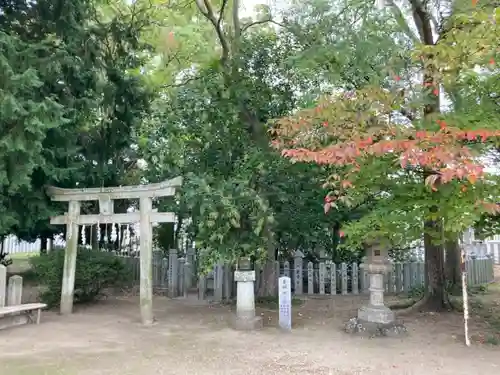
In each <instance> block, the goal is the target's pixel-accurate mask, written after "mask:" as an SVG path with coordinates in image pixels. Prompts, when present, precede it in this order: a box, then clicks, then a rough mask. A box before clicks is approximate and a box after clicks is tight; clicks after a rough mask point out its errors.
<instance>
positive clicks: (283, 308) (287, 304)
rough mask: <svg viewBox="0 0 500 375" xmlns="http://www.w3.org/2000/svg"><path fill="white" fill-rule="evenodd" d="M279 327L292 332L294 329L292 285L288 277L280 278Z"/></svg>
mask: <svg viewBox="0 0 500 375" xmlns="http://www.w3.org/2000/svg"><path fill="white" fill-rule="evenodd" d="M278 289H279V294H278V298H279V305H280V306H279V307H280V310H279V325H280V328H282V329H284V330H286V331H290V330H291V329H292V283H291V280H290V278H289V277H288V276H282V277H280V278H279V286H278Z"/></svg>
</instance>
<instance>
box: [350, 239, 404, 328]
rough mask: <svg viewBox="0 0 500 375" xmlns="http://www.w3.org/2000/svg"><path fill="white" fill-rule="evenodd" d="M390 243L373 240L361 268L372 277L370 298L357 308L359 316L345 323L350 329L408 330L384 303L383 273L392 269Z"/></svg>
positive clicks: (370, 280)
mask: <svg viewBox="0 0 500 375" xmlns="http://www.w3.org/2000/svg"><path fill="white" fill-rule="evenodd" d="M388 253H389V252H388V247H387V246H384V245H383V244H382V243H380V242H377V243H372V244H371V246H370V249H369V250H368V254H367V256H366V257H365V258H364V261H363V264H361V268H362V269H365V270H366V271H367V273H368V277H369V283H370V285H369V289H368V290H369V292H370V300H369V303H368V304H367V305H365V306H362V307H361V308H359V310H358V316H357V317H356V318H352V319H350V320H349V321H348V322H347V324H346V326H345V329H346V332H348V333H361V334H367V335H369V336H388V335H395V334H396V335H397V334H400V333H406V328H405V327H404V326H403V324H402V323H400V322H396V318H395V315H394V312H393V311H392V310H391V309H390V308H388V307H387V306H385V305H384V291H385V286H384V275H386V274H387V273H389V272H390V271H391V270H392V264H391V262H390V260H389V256H388V255H389V254H388Z"/></svg>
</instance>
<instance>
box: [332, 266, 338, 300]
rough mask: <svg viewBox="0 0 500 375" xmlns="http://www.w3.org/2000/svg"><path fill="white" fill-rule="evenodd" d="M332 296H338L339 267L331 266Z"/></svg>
mask: <svg viewBox="0 0 500 375" xmlns="http://www.w3.org/2000/svg"><path fill="white" fill-rule="evenodd" d="M330 294H331V295H335V294H337V265H336V264H335V263H332V264H330Z"/></svg>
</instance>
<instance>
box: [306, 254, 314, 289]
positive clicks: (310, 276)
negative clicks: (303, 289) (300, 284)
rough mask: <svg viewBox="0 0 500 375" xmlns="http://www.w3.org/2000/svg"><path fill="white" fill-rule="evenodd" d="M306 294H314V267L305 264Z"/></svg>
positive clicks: (310, 264)
mask: <svg viewBox="0 0 500 375" xmlns="http://www.w3.org/2000/svg"><path fill="white" fill-rule="evenodd" d="M307 294H314V265H313V263H312V262H309V263H307Z"/></svg>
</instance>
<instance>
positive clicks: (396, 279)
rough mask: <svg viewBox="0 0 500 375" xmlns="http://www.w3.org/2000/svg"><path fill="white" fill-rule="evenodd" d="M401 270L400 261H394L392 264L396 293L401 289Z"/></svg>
mask: <svg viewBox="0 0 500 375" xmlns="http://www.w3.org/2000/svg"><path fill="white" fill-rule="evenodd" d="M401 271H402V267H401V263H396V264H395V265H394V285H395V288H396V294H399V293H401V292H402V291H403V276H402V275H401Z"/></svg>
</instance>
